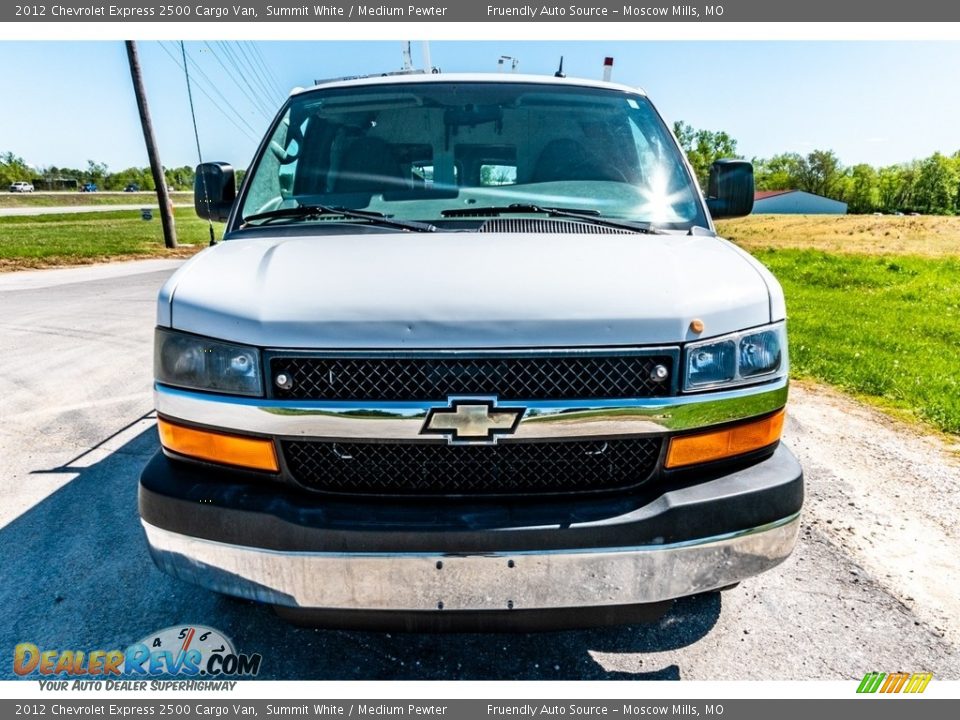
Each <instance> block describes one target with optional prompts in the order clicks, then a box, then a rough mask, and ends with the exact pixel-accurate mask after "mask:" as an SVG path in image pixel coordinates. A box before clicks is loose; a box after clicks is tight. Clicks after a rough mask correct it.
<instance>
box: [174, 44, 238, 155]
mask: <svg viewBox="0 0 960 720" xmlns="http://www.w3.org/2000/svg"><path fill="white" fill-rule="evenodd" d="M159 45H160V48H161V49H162V50H163V51H164V52H165V53H166V54H167V56H168V57H169V58H170V59H171V60H172V61H173V63H174V64H175V65H176V66H177V67H178V68H180V69H181V70H183V65H181V64H180V61H179V60H177V58H176V57H175V56H174V55H173V53H171V52H170V51H169V50H167V48H166V46H165V45H164V44H163V43H162V42H161V43H159ZM197 90H199V91H200V92H201V93H203V95H204V97H206V98H207V100H209V101H210V102H211V103H213V105H214V107H216V108H217V110H218V111H219V112H220V114H221V115H223V116H224V117H225V118H226V119H227V120H229V121H230V123H231V124H232V125H233V126H234V127H235V128H237V130H239V131H240V132H241V133H243V134H244V135H245V136H246V137H247V138H248V139H249V140H250V141H252V142H254V143H255V142H257V138H256V137H254V136H253V135H251V134H250V133H249V132H248V131H247V130H245V129H243V128H242V127H241V126H240V125H238V124H237V121H236V119H234V118H237V119H240V120H243V118H241V117H240V115H239V114H238V113H237V112H236V110H234V108H233V106H232V105H231V104H230V103H229V102H227V101H224V102H225V103H226V105H227V107H229V108H230V110H231V111H232V112H233V115H231V114H230V113H228V112H226V111H225V110H224V109H223V107H221V106H220V105H219V104H218V103H217V101H216V100H214V99H213V98H212V97H210V94H209V93H208V92H207V91H206V90H204V89H203V86H201V85H197ZM244 122H245V121H244ZM248 127H249V125H248ZM251 129H252V128H251Z"/></svg>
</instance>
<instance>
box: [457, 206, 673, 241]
mask: <svg viewBox="0 0 960 720" xmlns="http://www.w3.org/2000/svg"><path fill="white" fill-rule="evenodd" d="M522 213H530V214H540V215H549V216H550V217H562V218H573V219H575V220H582V221H584V222H588V223H593V224H594V225H603V226H605V227H611V228H619V229H621V230H630V231H632V232H637V233H647V234H650V235H659V234H661V233H662V231H661V230H657V229H656V228H654V227H653V225H652V224H651V223H647V222H629V221H626V220H610V219H608V218H605V217H600V213H599V212H598V211H596V210H583V209H579V208H559V207H542V206H540V205H524V204H521V203H516V204H513V205H506V206H502V207H498V206H495V205H492V206H490V207H466V208H455V209H453V210H444V211H443V212H441V213H440V215H442V216H443V217H445V218H448V217H453V218H455V217H497V216H499V215H508V214H522Z"/></svg>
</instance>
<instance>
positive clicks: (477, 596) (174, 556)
mask: <svg viewBox="0 0 960 720" xmlns="http://www.w3.org/2000/svg"><path fill="white" fill-rule="evenodd" d="M663 482H664V484H663V485H661V486H660V487H651V488H647V489H645V490H643V491H642V492H641V493H639V494H637V495H635V496H630V497H614V498H603V499H594V500H584V499H583V498H580V499H578V500H577V501H576V502H573V501H564V500H562V499H561V500H552V501H546V500H541V501H537V502H535V503H529V502H517V503H513V504H510V505H506V504H497V503H493V502H486V503H484V502H480V501H471V502H465V501H464V502H455V503H451V502H442V501H435V502H433V503H424V502H422V501H421V502H419V503H416V504H405V503H391V504H389V505H388V504H377V503H364V504H357V503H351V502H349V501H343V500H330V499H326V498H317V497H314V496H310V495H309V494H304V493H302V492H300V491H297V490H296V489H289V488H282V487H278V486H277V484H275V483H270V482H268V481H266V480H264V479H263V478H256V477H250V478H243V477H241V476H239V475H238V474H237V473H235V472H226V471H218V470H213V469H210V468H205V467H201V466H196V465H193V464H188V463H182V462H177V461H175V460H170V459H168V458H166V457H165V456H163V455H162V454H161V453H158V454H157V456H155V457H154V459H153V460H152V461H151V462H150V464H149V465H148V466H147V468H146V469H145V470H144V473H143V476H142V477H141V485H140V512H141V517H142V519H143V526H144V529H145V531H146V535H147V540H148V542H149V546H150V552H151V554H152V556H153V558H154V561H155V562H156V564H157V565H158V566H159V567H160V568H161V569H162V570H164V571H165V572H167V573H169V574H171V575H173V576H175V577H178V578H181V579H183V580H186V581H188V582H192V583H195V584H197V585H201V586H203V587H207V588H209V589H211V590H215V591H218V592H222V593H225V594H229V595H236V596H239V597H244V598H249V599H253V600H258V601H261V602H266V603H271V604H275V605H279V606H285V607H291V608H323V609H338V610H344V611H349V610H371V611H406V612H417V611H434V612H435V611H438V610H443V611H445V612H446V611H491V610H494V611H496V610H501V611H503V610H529V609H560V608H576V607H612V606H622V605H634V604H640V603H656V602H660V601H663V600H668V599H671V598H676V597H682V596H686V595H692V594H696V593H699V592H704V591H709V590H714V589H717V588H721V587H724V586H726V585H730V584H732V583H736V582H739V581H740V580H743V579H745V578H748V577H751V576H753V575H756V574H758V573H761V572H763V571H765V570H768V569H770V568H772V567H774V566H776V565H777V564H779V563H780V562H782V561H783V560H784V559H785V558H786V557H787V556H788V555H789V554H790V552H791V551H792V549H793V547H794V544H795V541H796V535H797V530H798V526H799V512H800V507H801V505H802V502H803V474H802V471H801V469H800V466H799V465H798V464H797V462H796V460H795V459H794V457H793V455H792V454H791V453H790V452H789V450H787V449H786V448H785V447H784V446H782V445H781V446H779V447H778V448H777V450H776V451H775V452H774V453H773V455H771V456H770V457H768V458H767V459H765V460H762V461H760V462H756V463H755V464H752V465H749V466H746V467H744V466H743V465H742V464H741V465H739V466H737V465H730V464H726V465H723V466H716V467H713V468H704V469H701V470H698V471H697V473H696V476H694V475H692V474H691V473H689V472H688V473H684V474H682V475H678V476H677V477H676V478H673V479H671V480H664V481H663Z"/></svg>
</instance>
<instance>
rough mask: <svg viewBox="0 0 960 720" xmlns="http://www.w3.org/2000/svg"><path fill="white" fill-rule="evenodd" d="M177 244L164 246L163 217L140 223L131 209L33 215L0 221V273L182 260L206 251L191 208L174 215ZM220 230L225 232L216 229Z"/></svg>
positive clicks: (203, 227)
mask: <svg viewBox="0 0 960 720" xmlns="http://www.w3.org/2000/svg"><path fill="white" fill-rule="evenodd" d="M174 215H175V217H176V223H177V236H178V240H179V242H180V243H181V244H183V245H188V246H189V245H192V246H193V247H182V248H179V249H177V250H174V251H170V250H167V249H166V248H165V247H164V245H163V230H162V228H161V225H160V218H159V217H158V216H157V215H154V218H153V220H151V221H149V222H148V221H145V220H143V219H141V217H140V213H139V212H137V211H133V210H125V211H118V212H102V213H76V214H66V215H36V216H31V217H0V271H2V270H21V269H26V268H43V267H51V266H54V265H77V264H83V263H92V262H100V261H104V260H117V259H131V258H137V257H161V256H162V257H182V256H187V255H191V254H193V253H195V252H197V251H198V250H200V249H202V248H203V247H205V246H206V245H207V244H208V242H209V239H210V235H209V232H208V230H207V224H206V222H205V221H203V220H201V219H200V218H198V217H197V216H196V215H195V214H194V212H193V210H192V209H186V208H184V209H177V210H176V211H175V212H174ZM217 232H218V233H219V232H221V229H220V228H219V227H218V228H217Z"/></svg>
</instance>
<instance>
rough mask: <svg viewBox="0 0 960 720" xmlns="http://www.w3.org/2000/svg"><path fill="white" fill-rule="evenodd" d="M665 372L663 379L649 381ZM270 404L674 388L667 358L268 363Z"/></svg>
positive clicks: (614, 394) (639, 393)
mask: <svg viewBox="0 0 960 720" xmlns="http://www.w3.org/2000/svg"><path fill="white" fill-rule="evenodd" d="M657 365H663V366H664V367H665V368H666V369H667V371H668V374H667V376H666V378H665V379H664V380H660V381H658V380H654V379H653V377H652V373H653V370H654V368H655V367H656V366H657ZM270 371H271V378H272V380H275V379H276V377H277V375H280V374H284V375H287V376H288V378H289V379H290V380H291V381H292V385H291V386H290V387H289V388H288V389H284V388H281V387H277V385H276V383H275V382H273V381H272V382H271V386H272V388H273V394H274V397H276V398H280V399H289V400H444V399H446V398H447V397H448V396H450V395H496V396H497V397H499V398H500V399H501V400H571V399H574V400H575V399H580V400H586V399H601V398H627V397H662V396H664V395H669V394H670V392H671V388H672V387H673V382H672V378H673V371H674V368H673V358H672V357H671V356H670V355H625V356H610V355H606V356H604V355H601V356H597V355H579V356H566V357H565V356H560V357H557V356H548V357H528V358H522V357H506V358H503V357H500V358H491V357H487V358H476V357H473V358H459V357H442V358H428V357H416V358H349V357H346V358H345V357H335V358H329V357H327V358H324V357H274V358H272V359H271V361H270Z"/></svg>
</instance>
